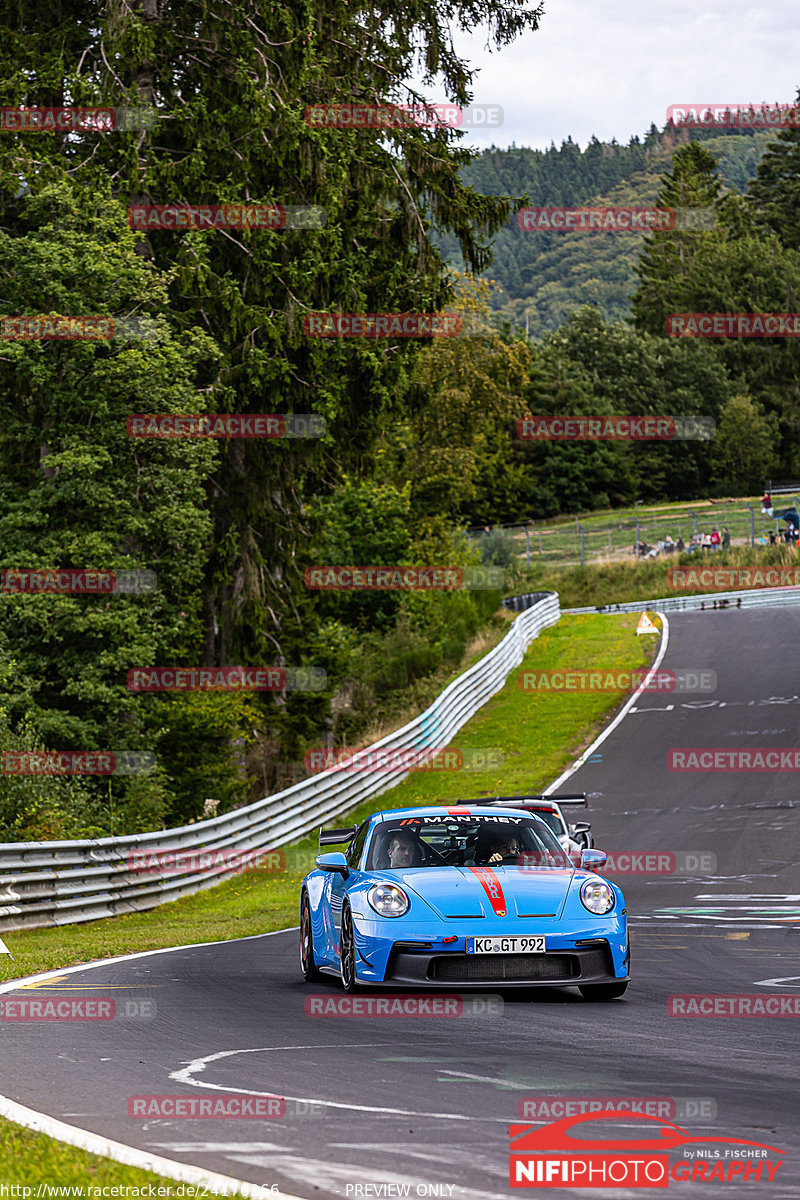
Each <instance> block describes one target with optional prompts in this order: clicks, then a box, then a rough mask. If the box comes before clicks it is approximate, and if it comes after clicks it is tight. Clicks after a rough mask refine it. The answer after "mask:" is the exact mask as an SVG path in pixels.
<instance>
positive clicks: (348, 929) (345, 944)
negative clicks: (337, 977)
mask: <svg viewBox="0 0 800 1200" xmlns="http://www.w3.org/2000/svg"><path fill="white" fill-rule="evenodd" d="M339 956H340V960H341V971H342V987H343V988H344V990H345V991H346V992H355V991H357V990H358V980H357V979H356V938H355V933H354V931H353V916H352V913H351V912H350V906H349V905H348V904H345V906H344V908H343V909H342V932H341V935H340V937H339Z"/></svg>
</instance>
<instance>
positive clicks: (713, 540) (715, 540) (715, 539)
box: [709, 529, 722, 554]
mask: <svg viewBox="0 0 800 1200" xmlns="http://www.w3.org/2000/svg"><path fill="white" fill-rule="evenodd" d="M721 541H722V539H721V537H720V536H719V530H718V529H715V530H714V531H713V533H712V534H711V537H710V538H709V544H710V546H711V550H712V553H714V554H716V553H717V551H718V550H719V544H720V542H721Z"/></svg>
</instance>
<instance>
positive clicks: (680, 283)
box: [631, 142, 722, 334]
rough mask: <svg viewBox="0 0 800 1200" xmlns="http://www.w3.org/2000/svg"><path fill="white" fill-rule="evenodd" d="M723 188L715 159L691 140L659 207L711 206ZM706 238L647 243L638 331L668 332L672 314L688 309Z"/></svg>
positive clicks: (655, 238)
mask: <svg viewBox="0 0 800 1200" xmlns="http://www.w3.org/2000/svg"><path fill="white" fill-rule="evenodd" d="M721 186H722V185H721V183H720V181H719V179H718V177H717V162H716V159H715V158H714V156H713V155H712V154H709V152H708V151H707V150H706V149H704V147H703V146H701V145H700V143H699V142H689V144H688V145H686V146H680V147H679V148H678V149H677V150H676V151H675V154H674V156H673V159H672V169H671V170H670V171H668V172H667V174H666V175H665V176H664V177H663V182H662V186H661V189H660V191H659V194H658V199H657V202H656V203H657V206H658V207H659V208H674V209H677V208H709V207H712V206H713V205H714V204H715V202H716V201H717V199H718V198H719V195H720V191H721ZM704 236H706V235H704V234H703V233H702V232H700V231H699V230H687V231H680V230H675V231H672V230H670V231H663V232H656V233H653V234H651V236H650V237H649V238H648V239H647V241H646V243H645V246H644V249H643V251H642V254H641V257H640V259H639V264H638V267H637V272H636V273H637V275H638V277H639V280H640V283H639V287H638V289H637V291H636V294H635V295H634V297H633V301H632V304H631V307H632V309H633V314H634V320H635V324H636V327H637V329H639V330H642V331H647V332H649V333H656V334H663V333H664V331H665V322H666V318H667V316H668V315H669V313H672V312H681V311H684V306H685V303H686V300H685V287H684V285H685V282H686V279H687V276H688V275H690V273H691V270H692V263H693V260H694V257H695V255H696V254H697V251H698V249H699V246H700V244H701V242H702V239H703V237H704Z"/></svg>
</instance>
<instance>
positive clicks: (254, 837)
mask: <svg viewBox="0 0 800 1200" xmlns="http://www.w3.org/2000/svg"><path fill="white" fill-rule="evenodd" d="M526 599H530V600H531V603H530V604H529V605H526V607H525V610H524V611H523V612H521V614H520V616H518V617H517V618H516V620H515V621H514V623H513V624H512V626H511V628H510V629H509V631H508V633H507V634H506V636H505V637H504V638H503V640H502V641H501V642H500V643H499V644H498V645H497V646H495V647H494V649H493V650H490V651H489V653H488V654H486V655H484V657H483V658H481V659H480V660H479V661H478V662H477V663H475V665H474V666H472V667H470V669H469V670H468V671H465V672H464V674H463V675H460V676H459V677H458V679H454V680H453V682H452V683H451V684H449V685H448V686H447V687H446V688H445V689H444V691H443V692H442V693H441V695H440V696H438V697H437V699H436V700H434V702H433V704H431V706H430V707H429V708H428V709H426V710H425V712H424V713H422V715H421V716H419V717H415V718H414V720H413V721H409V723H408V724H407V725H404V726H403V728H402V729H398V730H397V731H396V732H395V733H392V734H389V736H388V737H385V738H383V739H382V740H381V741H380V742H376V743H375V745H374V746H371V747H370V749H371V750H375V749H380V748H382V747H385V748H387V749H391V748H395V747H397V748H403V749H409V748H415V749H419V750H422V749H437V748H439V747H442V746H446V745H447V744H448V742H449V741H450V739H451V738H452V736H453V735H454V734H455V733H457V732H458V730H459V729H461V727H462V726H463V725H465V724H466V722H467V721H468V720H469V719H470V717H472V716H474V714H475V713H476V712H477V711H478V709H480V708H481V707H482V705H484V704H485V703H486V701H487V700H488V699H489V698H490V697H491V696H493V695H494V694H495V692H497V691H499V690H500V688H501V687H502V686H503V684H504V683H505V681H506V678H507V677H508V674H509V672H510V671H512V670H513V669H514V668H515V667H518V666H519V665H520V663H521V662H522V659H523V656H524V654H525V651H526V649H527V648H528V646H529V645H530V643H531V642H532V641H533V640H534V638H536V637H537V636H538V634H539V633H540V631H541V630H542V629H544V628H545V627H546V626H548V625H554V624H555V623H556V621H558V619H559V615H560V614H559V605H558V596H557V594H556V593H555V592H540V593H536V594H535V598H534V597H533V596H531V597H528V598H526ZM407 774H408V771H405V770H402V771H392V770H386V771H383V772H374V771H373V772H356V771H352V770H350V769H348V768H346V767H333V768H331V770H329V771H324V772H322V773H320V774H319V775H315V776H313V777H312V778H311V779H304V780H303V781H302V783H296V784H294V785H293V786H292V787H290V788H286V789H285V790H284V791H282V792H277V793H276V794H275V795H274V796H267V797H266V798H265V799H263V800H259V801H257V802H256V803H255V804H250V805H248V806H247V807H246V808H240V809H237V810H235V811H234V812H231V813H226V814H225V815H224V816H221V817H215V818H214V819H213V820H210V821H199V822H197V823H196V824H194V825H184V826H182V827H181V828H179V829H168V830H164V831H161V832H156V833H140V834H135V835H133V836H130V837H108V838H98V839H96V840H86V841H70V842H66V841H65V842H10V843H3V844H0V933H6V932H8V931H10V930H14V929H33V928H36V927H37V926H42V925H67V924H72V923H75V922H78V921H94V920H97V919H98V918H100V917H110V916H116V915H117V914H119V913H124V912H133V911H139V910H143V909H147V908H154V907H155V906H156V905H158V904H163V903H164V902H165V901H167V900H175V899H177V898H178V897H179V896H187V895H190V894H191V893H192V892H197V891H200V890H201V889H202V888H207V887H211V886H213V885H214V884H215V883H218V882H219V881H220V879H222V878H224V877H226V876H228V875H230V874H231V869H230V868H229V867H226V868H219V869H217V870H215V871H208V872H206V871H202V872H197V871H194V872H192V871H188V870H187V871H186V872H185V873H184V874H180V875H178V874H175V875H174V876H172V877H171V878H158V877H148V876H146V875H143V874H140V873H137V872H135V871H133V870H131V869H130V867H129V866H128V863H127V859H128V856H129V855H130V854H132V853H133V852H134V851H142V850H147V849H148V848H152V849H156V848H158V849H159V850H162V849H163V850H185V851H188V850H191V851H195V852H201V851H213V850H215V849H222V848H224V849H225V850H240V851H241V850H262V849H267V848H272V847H277V846H282V845H284V844H285V843H287V842H291V841H293V840H294V839H296V838H298V837H302V836H303V835H304V834H307V833H309V832H310V831H311V830H312V829H315V828H316V827H317V826H319V825H323V824H325V823H326V822H327V821H330V820H331V819H332V818H333V817H336V816H338V815H339V814H340V813H343V812H345V811H346V810H347V809H349V808H353V807H354V806H355V805H356V804H358V803H359V802H360V801H362V800H365V799H366V798H367V797H369V796H376V795H378V794H379V793H381V792H383V791H386V789H387V788H389V787H392V786H394V784H396V783H400V782H401V780H403V779H404V778H405V777H406V775H407Z"/></svg>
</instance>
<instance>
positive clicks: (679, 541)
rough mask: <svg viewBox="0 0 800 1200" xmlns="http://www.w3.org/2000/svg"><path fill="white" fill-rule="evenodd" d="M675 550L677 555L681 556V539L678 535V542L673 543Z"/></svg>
mask: <svg viewBox="0 0 800 1200" xmlns="http://www.w3.org/2000/svg"><path fill="white" fill-rule="evenodd" d="M675 549H676V550H677V551H678V554H683V538H682V537H681V535H680V534H678V540H677V542H676V543H675Z"/></svg>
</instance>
